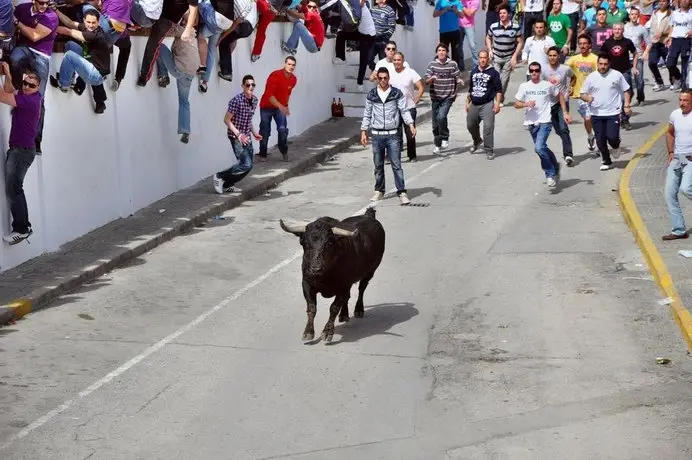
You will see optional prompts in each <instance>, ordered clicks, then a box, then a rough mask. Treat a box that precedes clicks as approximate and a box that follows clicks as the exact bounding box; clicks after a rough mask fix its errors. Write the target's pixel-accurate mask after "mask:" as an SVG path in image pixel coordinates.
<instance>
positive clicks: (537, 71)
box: [529, 69, 541, 73]
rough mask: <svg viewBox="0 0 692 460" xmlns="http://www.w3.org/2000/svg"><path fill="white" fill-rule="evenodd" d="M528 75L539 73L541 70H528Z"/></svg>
mask: <svg viewBox="0 0 692 460" xmlns="http://www.w3.org/2000/svg"><path fill="white" fill-rule="evenodd" d="M529 73H541V69H529Z"/></svg>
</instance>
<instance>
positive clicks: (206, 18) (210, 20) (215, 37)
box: [199, 0, 223, 81]
mask: <svg viewBox="0 0 692 460" xmlns="http://www.w3.org/2000/svg"><path fill="white" fill-rule="evenodd" d="M199 14H200V16H201V19H202V22H203V23H204V27H203V28H202V31H201V32H200V35H201V36H202V37H204V38H206V39H207V60H206V62H205V63H204V65H205V66H206V68H207V70H206V72H204V75H202V80H204V81H209V79H210V78H211V73H212V71H213V70H214V68H215V67H216V48H217V46H219V39H221V34H222V33H223V29H221V28H220V27H219V26H218V25H217V23H216V10H215V9H214V7H213V6H212V4H211V2H210V1H209V0H203V1H201V2H199Z"/></svg>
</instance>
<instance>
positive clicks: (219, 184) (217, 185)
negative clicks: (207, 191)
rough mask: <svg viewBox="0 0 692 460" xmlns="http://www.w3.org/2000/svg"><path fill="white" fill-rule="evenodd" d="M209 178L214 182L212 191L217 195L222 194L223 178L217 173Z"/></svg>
mask: <svg viewBox="0 0 692 460" xmlns="http://www.w3.org/2000/svg"><path fill="white" fill-rule="evenodd" d="M211 180H212V182H213V183H214V191H215V192H216V193H218V194H219V195H221V194H223V179H221V178H220V177H219V175H218V174H214V175H213V176H212V178H211Z"/></svg>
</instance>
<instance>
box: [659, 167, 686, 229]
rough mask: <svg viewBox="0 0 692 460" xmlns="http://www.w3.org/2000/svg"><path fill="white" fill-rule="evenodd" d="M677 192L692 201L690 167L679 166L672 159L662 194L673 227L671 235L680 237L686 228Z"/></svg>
mask: <svg viewBox="0 0 692 460" xmlns="http://www.w3.org/2000/svg"><path fill="white" fill-rule="evenodd" d="M678 192H682V193H683V195H685V196H686V197H687V198H690V199H692V165H690V164H687V165H681V164H680V162H679V161H678V160H677V159H673V161H671V162H670V165H668V171H667V173H666V187H665V192H664V193H665V196H666V204H667V205H668V215H669V216H670V224H671V225H672V226H673V230H672V232H671V233H673V234H676V235H682V234H683V233H686V232H687V226H686V225H685V218H684V217H683V215H682V209H680V201H679V200H678Z"/></svg>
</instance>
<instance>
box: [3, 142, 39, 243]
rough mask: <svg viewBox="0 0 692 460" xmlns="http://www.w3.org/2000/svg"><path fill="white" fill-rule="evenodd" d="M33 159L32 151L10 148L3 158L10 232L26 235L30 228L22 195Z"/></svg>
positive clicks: (24, 197) (34, 151)
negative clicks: (10, 222)
mask: <svg viewBox="0 0 692 460" xmlns="http://www.w3.org/2000/svg"><path fill="white" fill-rule="evenodd" d="M35 157H36V150H34V149H25V148H21V147H20V148H13V147H10V149H9V150H8V151H7V157H6V158H5V193H6V194H7V199H8V200H9V202H10V212H11V213H12V231H15V232H17V233H27V231H28V230H29V227H31V223H30V222H29V207H28V206H27V204H26V196H25V195H24V177H26V172H27V171H28V170H29V167H30V166H31V163H33V162H34V158H35Z"/></svg>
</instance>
